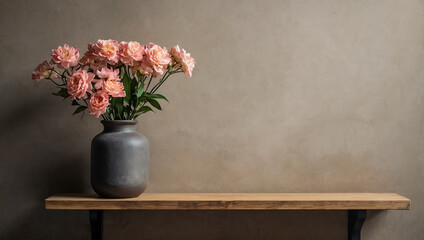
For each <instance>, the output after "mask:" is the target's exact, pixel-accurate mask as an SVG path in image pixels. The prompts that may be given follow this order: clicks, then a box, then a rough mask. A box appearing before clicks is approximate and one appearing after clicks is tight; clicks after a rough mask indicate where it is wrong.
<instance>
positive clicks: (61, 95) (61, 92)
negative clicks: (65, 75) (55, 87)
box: [52, 88, 70, 98]
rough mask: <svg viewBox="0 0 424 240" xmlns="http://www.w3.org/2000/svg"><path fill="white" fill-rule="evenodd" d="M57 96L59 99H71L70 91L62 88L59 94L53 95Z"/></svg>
mask: <svg viewBox="0 0 424 240" xmlns="http://www.w3.org/2000/svg"><path fill="white" fill-rule="evenodd" d="M52 94H53V95H55V96H59V97H63V98H67V97H69V96H70V95H69V93H68V90H66V88H60V90H59V92H57V93H52Z"/></svg>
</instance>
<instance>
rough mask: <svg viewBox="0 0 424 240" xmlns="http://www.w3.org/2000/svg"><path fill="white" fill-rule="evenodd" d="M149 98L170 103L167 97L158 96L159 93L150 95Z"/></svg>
mask: <svg viewBox="0 0 424 240" xmlns="http://www.w3.org/2000/svg"><path fill="white" fill-rule="evenodd" d="M149 98H157V99H163V100H165V101H167V102H169V101H168V99H167V98H166V97H165V96H163V95H162V94H158V93H156V94H151V95H149Z"/></svg>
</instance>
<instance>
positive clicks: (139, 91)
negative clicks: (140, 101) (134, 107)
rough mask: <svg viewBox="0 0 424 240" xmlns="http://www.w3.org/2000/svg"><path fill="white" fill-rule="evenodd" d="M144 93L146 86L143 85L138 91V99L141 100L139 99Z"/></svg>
mask: <svg viewBox="0 0 424 240" xmlns="http://www.w3.org/2000/svg"><path fill="white" fill-rule="evenodd" d="M143 92H144V86H143V85H141V87H140V88H139V89H138V92H137V97H138V98H139V97H141V95H142V94H143Z"/></svg>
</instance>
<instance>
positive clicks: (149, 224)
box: [0, 0, 424, 240]
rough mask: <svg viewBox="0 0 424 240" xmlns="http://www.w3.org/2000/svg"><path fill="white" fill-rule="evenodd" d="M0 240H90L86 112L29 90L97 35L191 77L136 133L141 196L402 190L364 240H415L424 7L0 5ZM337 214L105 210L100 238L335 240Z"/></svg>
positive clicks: (342, 229) (421, 177)
mask: <svg viewBox="0 0 424 240" xmlns="http://www.w3.org/2000/svg"><path fill="white" fill-rule="evenodd" d="M0 19H1V23H0V24H1V29H2V31H1V32H0V35H1V37H0V50H1V55H0V76H1V81H0V86H1V90H2V91H1V104H0V114H1V118H0V128H1V137H0V239H2V240H3V239H89V223H88V218H87V213H86V212H84V211H73V212H68V211H46V210H44V209H43V200H44V198H45V197H48V196H49V195H52V194H55V193H61V192H82V191H90V184H89V156H90V151H89V149H90V141H91V139H92V137H93V136H94V135H95V134H97V133H98V132H100V131H101V125H100V123H99V121H98V120H97V119H95V118H93V117H91V116H86V117H85V118H83V119H80V118H79V117H78V116H71V113H72V111H73V109H72V107H71V106H70V104H69V102H68V101H63V102H62V101H61V100H60V99H59V98H56V97H54V96H51V95H50V90H51V89H52V86H51V85H50V84H48V83H47V82H44V83H42V84H40V85H39V86H38V87H35V88H34V87H33V84H32V82H31V72H32V70H33V68H34V67H35V66H36V65H37V64H38V63H40V62H41V61H42V60H44V59H49V56H50V55H49V54H50V50H51V49H52V48H55V47H56V46H58V45H63V44H64V43H69V44H70V45H72V46H75V47H79V48H80V49H81V51H82V52H84V51H85V49H86V44H87V43H88V42H94V41H96V40H97V39H99V38H113V39H117V40H119V41H121V40H137V41H140V42H142V43H148V42H149V41H153V42H155V43H158V44H160V45H162V46H168V47H170V46H172V45H173V44H177V43H178V44H180V46H183V47H184V48H186V49H187V50H188V51H189V52H191V53H192V55H193V56H194V57H195V58H196V60H197V65H196V68H195V70H194V75H193V78H192V79H186V78H185V77H184V76H183V75H181V76H178V77H175V78H174V79H172V80H171V81H169V82H168V84H167V85H166V86H164V87H163V90H162V93H163V94H166V96H167V97H169V99H170V100H171V104H169V105H168V104H165V105H164V111H163V112H158V113H156V114H146V115H145V116H142V117H141V118H140V119H139V121H140V122H139V124H138V129H139V130H140V131H141V132H143V133H144V134H145V135H146V136H147V137H148V138H149V140H150V142H151V170H150V172H151V176H150V185H149V187H148V191H149V192H398V193H400V194H403V195H405V196H407V197H409V198H411V199H412V201H413V203H412V209H411V210H410V211H387V212H371V213H370V217H369V218H368V220H367V222H366V224H365V227H364V230H363V236H364V239H372V240H399V239H408V240H419V239H423V238H424V221H423V218H424V203H423V199H424V187H423V184H422V183H423V182H424V148H423V143H424V128H423V127H424V125H423V122H424V104H423V100H424V99H423V97H424V1H422V0H421V1H420V0H416V1H415V0H405V1H401V0H398V1H394V0H387V1H377V0H374V1H350V0H342V1H340V0H325V1H324V0H322V1H313V0H310V1H294V0H293V1H288V0H286V1H277V0H276V1H224V0H220V1H194V0H193V1H171V0H169V1H135V0H120V1H100V0H98V1H54V0H51V1H47V0H43V1H41V0H40V1H23V0H14V1H5V0H3V1H1V3H0ZM345 218H346V213H345V212H343V211H334V212H321V211H312V212H292V211H285V212H267V211H253V212H248V211H234V212H213V211H205V212H196V211H187V212H176V211H156V212H155V211H129V212H107V213H106V216H105V234H106V237H105V239H140V238H141V239H152V240H154V239H205V240H209V239H243V240H248V239H252V240H253V239H255V240H256V239H311V240H313V239H326V240H331V239H344V237H345V234H346V219H345Z"/></svg>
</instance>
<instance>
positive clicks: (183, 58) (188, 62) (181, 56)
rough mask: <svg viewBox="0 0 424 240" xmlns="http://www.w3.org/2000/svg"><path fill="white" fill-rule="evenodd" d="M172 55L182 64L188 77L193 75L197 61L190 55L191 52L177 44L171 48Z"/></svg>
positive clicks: (182, 68)
mask: <svg viewBox="0 0 424 240" xmlns="http://www.w3.org/2000/svg"><path fill="white" fill-rule="evenodd" d="M171 56H172V57H174V59H175V62H176V63H178V64H180V65H181V70H182V71H183V72H184V73H185V74H186V75H187V77H191V73H192V72H193V68H194V64H195V63H196V62H195V61H194V58H192V57H191V56H190V53H186V51H185V50H184V49H181V50H180V47H179V46H178V45H177V46H174V47H172V48H171Z"/></svg>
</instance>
